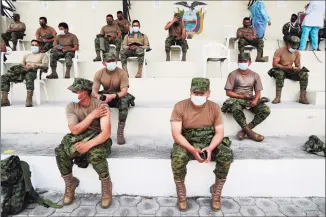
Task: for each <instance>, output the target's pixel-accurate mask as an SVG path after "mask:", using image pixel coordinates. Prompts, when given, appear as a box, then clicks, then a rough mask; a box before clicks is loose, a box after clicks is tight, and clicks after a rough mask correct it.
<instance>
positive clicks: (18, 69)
mask: <svg viewBox="0 0 326 217" xmlns="http://www.w3.org/2000/svg"><path fill="white" fill-rule="evenodd" d="M36 77H37V68H36V67H33V68H29V69H26V68H24V67H23V65H16V66H13V67H11V68H10V69H9V70H8V72H7V73H5V74H4V75H2V76H1V91H4V92H9V91H10V82H14V83H21V82H23V81H25V82H26V89H27V90H31V91H33V90H34V80H35V79H36Z"/></svg>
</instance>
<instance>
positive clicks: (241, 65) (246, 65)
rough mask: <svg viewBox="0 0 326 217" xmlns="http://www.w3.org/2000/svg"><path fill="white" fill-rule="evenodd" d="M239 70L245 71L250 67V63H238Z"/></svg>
mask: <svg viewBox="0 0 326 217" xmlns="http://www.w3.org/2000/svg"><path fill="white" fill-rule="evenodd" d="M238 66H239V69H240V70H242V71H245V70H247V69H248V67H249V63H238Z"/></svg>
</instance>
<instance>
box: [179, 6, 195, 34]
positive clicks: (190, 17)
mask: <svg viewBox="0 0 326 217" xmlns="http://www.w3.org/2000/svg"><path fill="white" fill-rule="evenodd" d="M182 19H183V24H184V26H185V28H186V30H187V32H192V31H194V30H195V28H196V26H197V14H196V12H195V11H192V10H189V11H185V13H184V14H183V17H182Z"/></svg>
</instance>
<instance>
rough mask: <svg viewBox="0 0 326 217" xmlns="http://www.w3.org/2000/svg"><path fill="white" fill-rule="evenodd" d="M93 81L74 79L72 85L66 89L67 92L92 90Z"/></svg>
mask: <svg viewBox="0 0 326 217" xmlns="http://www.w3.org/2000/svg"><path fill="white" fill-rule="evenodd" d="M92 87H93V81H90V80H87V79H84V78H75V80H74V83H73V84H72V85H71V86H70V87H68V90H71V91H72V92H77V91H78V90H90V91H91V90H92Z"/></svg>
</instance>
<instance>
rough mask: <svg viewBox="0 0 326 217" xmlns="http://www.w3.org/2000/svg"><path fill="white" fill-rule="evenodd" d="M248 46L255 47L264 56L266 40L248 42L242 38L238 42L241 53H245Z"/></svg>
mask: <svg viewBox="0 0 326 217" xmlns="http://www.w3.org/2000/svg"><path fill="white" fill-rule="evenodd" d="M247 45H251V46H254V47H255V48H256V49H257V53H261V54H262V53H263V51H264V40H262V39H258V38H256V39H254V40H252V41H248V40H246V39H244V38H240V39H239V41H238V48H239V51H240V53H243V52H244V50H245V46H247Z"/></svg>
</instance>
